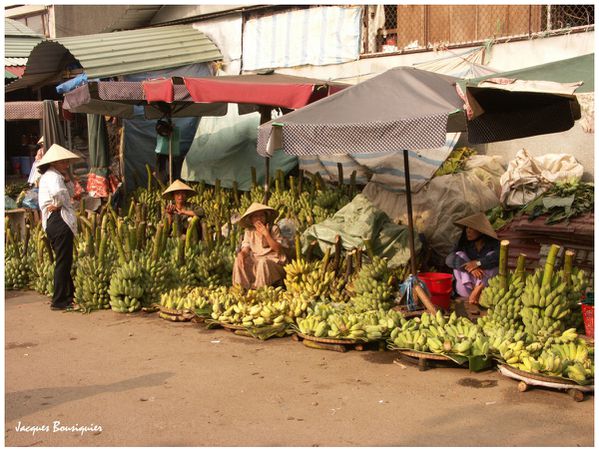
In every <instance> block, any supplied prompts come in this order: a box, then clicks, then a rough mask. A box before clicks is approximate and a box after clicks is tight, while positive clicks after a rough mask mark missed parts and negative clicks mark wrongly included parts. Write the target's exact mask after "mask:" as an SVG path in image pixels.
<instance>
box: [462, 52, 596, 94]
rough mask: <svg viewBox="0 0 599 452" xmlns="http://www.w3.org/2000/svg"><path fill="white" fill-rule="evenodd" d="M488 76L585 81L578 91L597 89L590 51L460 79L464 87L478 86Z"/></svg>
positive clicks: (586, 91)
mask: <svg viewBox="0 0 599 452" xmlns="http://www.w3.org/2000/svg"><path fill="white" fill-rule="evenodd" d="M488 78H513V79H519V80H545V81H548V82H559V83H571V82H579V81H583V82H584V83H583V85H582V86H580V87H579V88H578V89H577V90H576V93H588V92H592V91H594V90H595V54H594V53H589V54H588V55H583V56H579V57H575V58H569V59H567V60H560V61H554V62H552V63H546V64H541V65H538V66H531V67H527V68H523V69H518V70H515V71H507V72H500V73H498V74H491V75H485V76H483V77H478V78H473V79H470V80H464V81H460V82H459V84H460V85H461V86H462V88H464V87H465V86H466V85H468V86H476V85H478V83H479V82H482V81H483V80H486V79H488Z"/></svg>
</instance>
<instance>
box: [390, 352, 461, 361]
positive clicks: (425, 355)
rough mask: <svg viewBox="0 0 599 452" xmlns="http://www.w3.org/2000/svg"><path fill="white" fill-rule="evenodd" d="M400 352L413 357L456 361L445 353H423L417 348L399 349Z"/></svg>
mask: <svg viewBox="0 0 599 452" xmlns="http://www.w3.org/2000/svg"><path fill="white" fill-rule="evenodd" d="M399 353H401V354H402V355H406V356H409V357H411V358H422V359H430V360H431V361H451V362H454V361H453V360H452V359H451V358H448V357H447V356H443V355H436V354H434V353H423V352H418V351H416V350H399Z"/></svg>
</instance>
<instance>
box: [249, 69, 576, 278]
mask: <svg viewBox="0 0 599 452" xmlns="http://www.w3.org/2000/svg"><path fill="white" fill-rule="evenodd" d="M458 80H459V79H457V78H454V77H450V76H445V75H439V74H435V73H432V72H427V71H421V70H418V69H415V68H411V67H398V68H394V69H391V70H388V71H386V72H384V73H383V74H381V75H379V76H376V77H373V78H371V79H369V80H367V81H365V82H362V83H359V84H357V85H354V86H352V87H350V88H348V89H346V90H343V91H341V92H339V93H337V94H334V95H332V96H330V97H328V98H325V99H322V100H320V101H318V102H315V103H313V104H311V105H308V106H306V107H305V108H303V109H301V110H297V111H295V112H292V113H289V114H286V115H283V116H281V117H279V118H277V119H275V120H272V121H270V122H268V123H266V124H263V125H262V126H261V127H260V130H259V132H258V153H260V154H261V155H265V156H267V155H271V154H272V152H274V151H275V150H276V149H280V148H283V149H284V150H285V152H287V153H289V154H293V155H323V154H356V153H375V152H389V151H403V156H404V172H405V173H404V175H405V179H406V184H405V189H406V204H407V210H408V226H409V231H410V242H409V243H410V251H411V255H412V259H411V265H412V274H413V275H414V276H415V275H416V262H415V259H414V235H413V234H414V231H413V221H412V200H411V188H410V168H409V161H408V149H409V150H420V149H431V148H438V147H441V146H442V145H443V144H444V141H445V137H446V134H447V133H448V132H459V131H468V132H469V140H470V141H473V140H472V139H473V138H474V142H492V141H502V140H509V139H513V138H521V137H524V136H532V135H538V134H543V133H553V132H559V131H563V130H567V129H568V128H571V127H572V126H573V125H574V120H575V119H578V118H579V117H580V112H579V111H578V112H577V111H576V108H575V107H576V106H577V102H576V99H575V97H574V96H562V95H555V94H545V93H528V92H524V93H518V92H515V93H514V92H506V93H503V95H502V94H501V93H502V90H498V89H491V90H493V92H492V93H489V91H488V89H487V90H481V91H477V92H470V91H469V90H467V95H468V99H470V101H471V102H478V106H480V107H481V108H477V109H476V113H477V114H478V116H477V117H476V118H474V119H475V120H476V121H477V123H476V124H475V125H476V127H471V126H472V124H473V121H472V120H469V119H468V115H467V109H466V108H465V106H464V101H463V99H462V98H461V97H460V96H459V95H458V92H457V90H456V82H457V81H458ZM481 93H482V95H481ZM487 95H488V96H489V97H495V99H496V100H499V102H497V103H495V104H494V103H489V102H487V101H486V98H485V96H487ZM548 113H549V114H550V117H551V120H548V119H547V118H546V119H545V121H544V122H541V121H539V117H544V118H545V117H546V116H547V114H548ZM515 116H516V117H517V121H518V122H519V123H518V124H514V123H513V122H512V121H513V118H514V117H515Z"/></svg>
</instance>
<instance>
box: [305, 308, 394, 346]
mask: <svg viewBox="0 0 599 452" xmlns="http://www.w3.org/2000/svg"><path fill="white" fill-rule="evenodd" d="M403 320H404V318H403V316H402V315H401V313H400V312H398V311H393V310H388V311H384V310H380V311H374V310H372V311H368V312H357V311H354V310H352V308H351V306H339V307H335V306H333V305H332V304H326V303H318V304H317V305H316V306H315V307H314V308H313V309H310V313H309V314H308V315H307V316H306V317H305V318H303V319H297V329H298V330H299V332H301V333H302V334H305V335H307V336H313V337H317V338H329V339H348V340H353V341H361V342H370V341H377V340H381V339H385V338H387V337H389V334H390V332H391V331H392V330H394V329H395V328H396V327H397V326H398V325H400V324H401V322H402V321H403Z"/></svg>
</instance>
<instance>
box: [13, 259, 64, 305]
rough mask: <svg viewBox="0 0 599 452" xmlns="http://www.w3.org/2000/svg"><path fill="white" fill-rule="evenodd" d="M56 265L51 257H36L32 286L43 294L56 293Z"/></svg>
mask: <svg viewBox="0 0 599 452" xmlns="http://www.w3.org/2000/svg"><path fill="white" fill-rule="evenodd" d="M54 267H55V265H54V262H50V258H42V259H34V261H33V268H32V270H33V271H32V277H31V281H30V287H31V288H32V289H33V290H35V291H36V292H38V293H41V294H42V295H47V296H49V297H51V296H52V294H53V293H54ZM7 287H8V286H7Z"/></svg>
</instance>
